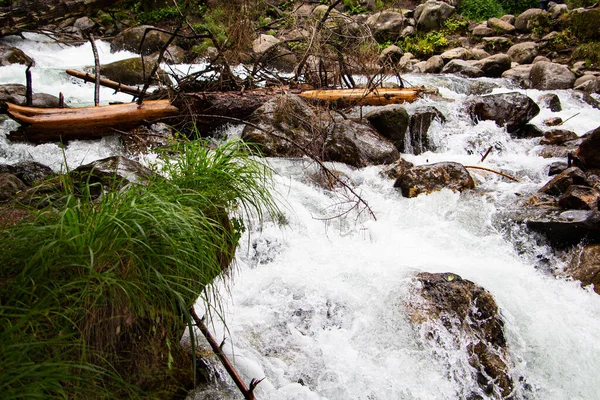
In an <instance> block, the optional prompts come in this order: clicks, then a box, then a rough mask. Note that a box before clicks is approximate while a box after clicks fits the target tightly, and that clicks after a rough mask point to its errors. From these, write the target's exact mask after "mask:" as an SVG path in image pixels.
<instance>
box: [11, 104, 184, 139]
mask: <svg viewBox="0 0 600 400" xmlns="http://www.w3.org/2000/svg"><path fill="white" fill-rule="evenodd" d="M4 112H5V113H6V114H7V115H8V116H10V117H11V118H12V119H14V120H15V121H17V122H19V123H20V124H21V125H22V126H21V127H20V128H19V130H18V131H16V132H11V133H10V134H9V135H8V138H9V139H10V140H17V141H31V142H44V141H55V140H59V139H62V140H70V139H93V138H98V137H102V136H108V135H114V134H115V129H118V130H128V129H132V128H135V127H136V126H138V125H140V124H142V123H144V122H145V121H156V120H159V119H162V118H167V117H172V116H177V115H179V114H180V110H179V109H178V108H177V107H175V106H173V105H171V102H170V101H169V100H153V101H146V102H144V103H143V104H142V105H138V104H136V103H125V104H114V105H109V106H103V107H84V108H35V107H26V106H19V105H16V104H12V103H6V105H5V110H4Z"/></svg>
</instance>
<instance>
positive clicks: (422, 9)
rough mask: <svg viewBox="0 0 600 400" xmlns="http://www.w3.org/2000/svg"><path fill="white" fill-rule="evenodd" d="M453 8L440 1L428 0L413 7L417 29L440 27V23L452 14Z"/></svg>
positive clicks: (429, 29) (424, 29)
mask: <svg viewBox="0 0 600 400" xmlns="http://www.w3.org/2000/svg"><path fill="white" fill-rule="evenodd" d="M454 10H455V8H454V7H452V6H451V5H449V4H448V3H444V2H442V1H436V0H428V1H427V2H425V3H423V4H420V5H418V6H417V8H415V21H416V25H417V30H419V31H423V32H428V31H431V30H434V29H440V28H442V24H443V22H444V21H445V20H447V19H448V18H449V17H450V16H451V15H452V14H454Z"/></svg>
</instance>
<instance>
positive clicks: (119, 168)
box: [69, 156, 154, 195]
mask: <svg viewBox="0 0 600 400" xmlns="http://www.w3.org/2000/svg"><path fill="white" fill-rule="evenodd" d="M69 175H70V176H71V177H72V178H73V179H74V181H76V182H81V183H86V184H89V185H90V190H91V191H92V192H93V193H92V194H93V195H100V194H102V192H103V191H104V187H107V188H110V189H111V190H115V189H117V188H121V187H123V186H124V185H126V184H129V183H137V184H146V183H148V182H149V181H150V179H151V178H152V176H154V173H153V172H152V170H150V169H149V168H146V167H144V166H143V165H142V164H140V163H138V162H137V161H133V160H130V159H129V158H126V157H122V156H112V157H107V158H103V159H101V160H97V161H93V162H91V163H89V164H85V165H81V166H79V167H77V168H76V169H74V170H73V171H71V172H70V173H69Z"/></svg>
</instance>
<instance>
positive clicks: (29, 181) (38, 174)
mask: <svg viewBox="0 0 600 400" xmlns="http://www.w3.org/2000/svg"><path fill="white" fill-rule="evenodd" d="M0 173H9V174H12V175H14V176H16V177H17V178H19V179H20V180H21V181H22V182H23V183H24V184H25V185H27V186H32V185H34V184H35V183H36V182H39V181H42V180H44V179H48V178H49V177H50V176H52V175H54V172H52V169H51V168H50V167H47V166H45V165H43V164H40V163H38V162H35V161H20V162H18V163H16V164H0Z"/></svg>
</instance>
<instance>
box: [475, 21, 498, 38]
mask: <svg viewBox="0 0 600 400" xmlns="http://www.w3.org/2000/svg"><path fill="white" fill-rule="evenodd" d="M471 33H472V34H473V36H479V37H487V36H492V35H495V34H496V31H494V30H493V29H492V28H489V27H488V26H487V23H483V24H480V25H478V26H476V27H475V28H473V31H472V32H471Z"/></svg>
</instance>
